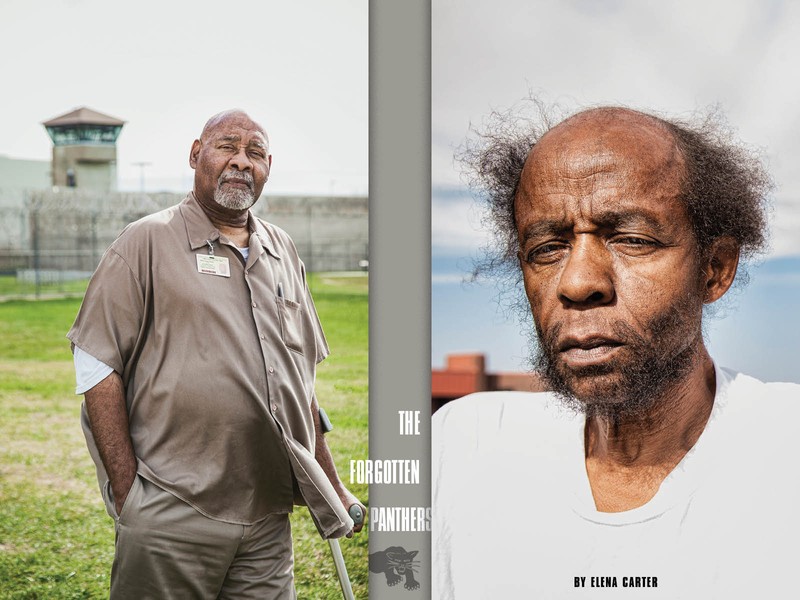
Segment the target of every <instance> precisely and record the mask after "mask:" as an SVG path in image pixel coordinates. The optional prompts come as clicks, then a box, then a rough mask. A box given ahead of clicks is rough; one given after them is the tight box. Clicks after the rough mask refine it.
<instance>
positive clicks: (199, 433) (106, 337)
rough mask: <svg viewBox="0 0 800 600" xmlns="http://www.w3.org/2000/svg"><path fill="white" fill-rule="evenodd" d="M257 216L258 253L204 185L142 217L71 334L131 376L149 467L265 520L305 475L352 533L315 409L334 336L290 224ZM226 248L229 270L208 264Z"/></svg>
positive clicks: (195, 495)
mask: <svg viewBox="0 0 800 600" xmlns="http://www.w3.org/2000/svg"><path fill="white" fill-rule="evenodd" d="M249 227H250V232H251V234H250V244H249V251H250V254H249V258H248V259H247V262H246V264H245V262H244V260H243V259H242V256H241V254H240V253H239V252H238V251H237V250H236V249H235V247H234V246H233V245H232V244H231V242H230V241H228V240H227V239H226V238H225V237H223V236H221V235H220V232H219V231H218V230H217V229H216V227H214V225H213V224H212V223H211V221H210V220H209V219H208V217H206V215H205V213H204V212H203V210H202V209H201V207H200V206H199V204H198V203H197V201H196V200H195V198H194V196H193V195H192V194H189V196H188V197H187V198H186V199H185V200H184V201H183V202H182V203H181V204H179V205H177V206H174V207H172V208H169V209H167V210H164V211H162V212H159V213H156V214H154V215H150V216H149V217H145V218H144V219H141V220H140V221H137V222H136V223H133V224H131V225H129V226H128V227H127V228H126V229H125V230H124V231H123V232H122V233H121V234H120V236H119V238H117V240H116V241H115V242H114V243H113V244H112V245H111V247H110V248H109V249H108V250H107V251H106V253H105V254H104V255H103V259H102V260H101V262H100V265H99V266H98V268H97V271H96V272H95V274H94V275H93V277H92V280H91V282H90V284H89V288H88V289H87V292H86V296H85V298H84V301H83V305H82V306H81V309H80V312H79V313H78V316H77V318H76V320H75V323H74V325H73V326H72V329H71V330H70V331H69V333H68V334H67V337H68V338H69V339H70V340H71V341H72V342H73V344H75V345H76V346H78V347H79V348H81V349H82V350H84V351H86V352H88V353H89V354H91V355H92V356H94V357H95V358H97V359H99V360H101V361H103V362H104V363H106V364H107V365H109V366H110V367H112V368H113V369H114V370H115V371H117V372H118V373H120V374H121V375H122V382H123V384H124V385H125V389H126V399H127V406H128V415H129V421H130V432H131V438H132V440H133V447H134V452H135V453H136V457H137V460H138V469H139V472H140V473H141V474H142V475H143V476H144V477H145V478H147V479H150V480H152V481H153V482H154V483H156V484H158V485H160V486H162V487H163V488H165V489H166V490H168V491H170V492H171V493H173V494H175V495H176V496H178V497H179V498H182V499H183V500H185V501H186V502H188V503H189V504H191V505H192V506H194V507H195V508H196V509H197V510H199V511H200V512H202V513H204V514H205V515H207V516H209V517H211V518H214V519H218V520H222V521H227V522H231V523H241V524H251V523H254V522H256V521H258V520H260V519H262V518H264V517H265V516H266V515H267V514H270V513H274V512H288V511H290V510H291V505H292V498H293V482H292V473H293V474H294V477H295V479H296V481H297V484H298V487H299V490H300V493H301V494H302V496H303V499H304V500H305V503H306V504H307V505H308V507H309V509H310V512H311V514H312V516H313V517H314V520H315V522H316V524H317V527H318V529H319V531H320V533H321V534H322V535H323V536H325V537H337V536H340V535H344V534H345V533H347V532H348V531H349V530H350V528H351V527H352V520H351V519H350V518H349V516H348V515H347V512H346V511H345V509H344V507H343V506H342V504H341V502H340V501H339V499H338V497H337V495H336V493H335V491H334V490H333V486H332V485H331V484H330V481H329V480H328V478H327V476H326V475H325V473H324V472H323V470H322V468H321V467H320V465H319V463H317V461H316V460H315V459H314V443H315V430H314V422H313V419H312V414H311V409H310V407H311V403H312V399H313V396H314V378H315V374H316V364H317V363H318V362H320V361H321V360H323V359H324V358H325V357H326V356H327V355H328V346H327V343H326V341H325V336H324V334H323V332H322V327H321V326H320V323H319V319H318V317H317V313H316V310H315V308H314V303H313V301H312V299H311V295H310V294H309V291H308V287H307V285H306V280H305V269H304V267H303V263H302V262H301V261H300V259H299V258H298V256H297V251H296V249H295V247H294V244H293V243H292V241H291V239H290V238H289V236H288V235H287V234H286V233H285V232H284V231H282V230H281V229H279V228H277V227H274V226H272V225H269V224H267V223H264V222H263V221H260V220H259V219H257V218H255V217H253V216H252V215H250V218H249ZM212 251H213V256H215V257H216V258H217V260H216V261H215V262H213V263H212V264H214V265H217V267H215V268H212V269H211V270H212V271H215V270H216V271H217V272H223V273H224V272H225V271H226V270H227V271H228V273H229V276H228V277H226V276H222V275H217V274H212V273H206V272H201V262H202V264H203V265H204V267H205V270H208V269H207V267H208V264H209V263H208V258H207V257H208V256H209V255H210V254H211V253H212ZM198 255H200V261H198ZM220 259H221V260H220ZM226 267H227V269H226ZM87 433H88V435H87V439H88V441H89V449H90V452H91V453H92V457H93V459H94V460H95V463H96V465H97V467H98V471H99V472H101V473H103V474H104V471H102V463H101V462H100V459H99V455H98V453H97V449H96V447H95V446H94V442H93V438H92V437H91V432H87Z"/></svg>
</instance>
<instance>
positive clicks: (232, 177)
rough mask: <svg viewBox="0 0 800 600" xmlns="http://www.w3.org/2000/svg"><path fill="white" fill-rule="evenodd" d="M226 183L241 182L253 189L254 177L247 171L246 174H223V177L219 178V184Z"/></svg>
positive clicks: (236, 172)
mask: <svg viewBox="0 0 800 600" xmlns="http://www.w3.org/2000/svg"><path fill="white" fill-rule="evenodd" d="M226 181H240V182H243V183H246V184H247V185H249V186H250V187H253V176H252V175H251V174H250V173H248V172H247V171H244V172H238V171H234V172H231V173H223V174H222V175H220V176H219V181H218V183H224V182H226Z"/></svg>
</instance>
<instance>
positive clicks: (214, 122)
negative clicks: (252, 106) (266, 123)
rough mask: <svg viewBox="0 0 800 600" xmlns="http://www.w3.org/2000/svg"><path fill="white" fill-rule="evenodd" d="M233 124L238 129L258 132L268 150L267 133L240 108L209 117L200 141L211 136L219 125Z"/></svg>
mask: <svg viewBox="0 0 800 600" xmlns="http://www.w3.org/2000/svg"><path fill="white" fill-rule="evenodd" d="M228 123H231V124H234V125H236V126H239V127H243V128H247V129H253V130H256V131H260V132H261V134H262V135H263V136H264V139H265V140H266V143H267V150H269V136H268V135H267V131H266V130H265V129H264V128H263V127H262V126H261V125H260V124H259V123H257V122H256V121H254V120H253V119H251V118H250V115H248V114H247V113H246V112H245V111H243V110H242V109H240V108H232V109H230V110H223V111H222V112H219V113H217V114H215V115H214V116H213V117H211V118H210V119H209V120H208V121H206V124H205V125H204V126H203V131H202V133H201V134H200V139H201V140H202V139H207V138H208V136H209V135H210V134H211V132H212V131H214V130H215V129H217V128H218V127H219V126H220V125H225V124H228Z"/></svg>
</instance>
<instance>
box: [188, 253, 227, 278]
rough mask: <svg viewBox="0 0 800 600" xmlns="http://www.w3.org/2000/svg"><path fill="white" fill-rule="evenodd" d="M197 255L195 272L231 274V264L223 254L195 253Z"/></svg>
mask: <svg viewBox="0 0 800 600" xmlns="http://www.w3.org/2000/svg"><path fill="white" fill-rule="evenodd" d="M195 256H196V257H197V272H198V273H203V274H205V275H218V276H220V277H230V276H231V266H230V264H229V263H228V259H227V257H225V256H214V255H213V254H195Z"/></svg>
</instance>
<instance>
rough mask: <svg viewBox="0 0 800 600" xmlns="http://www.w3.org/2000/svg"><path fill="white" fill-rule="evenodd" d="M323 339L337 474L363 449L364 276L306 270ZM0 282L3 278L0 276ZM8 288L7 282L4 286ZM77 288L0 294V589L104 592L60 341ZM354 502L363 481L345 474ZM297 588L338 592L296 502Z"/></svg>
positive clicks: (97, 510) (360, 591) (96, 522)
mask: <svg viewBox="0 0 800 600" xmlns="http://www.w3.org/2000/svg"><path fill="white" fill-rule="evenodd" d="M313 277H314V279H313V281H312V282H311V284H312V289H313V291H314V300H315V303H316V306H317V311H318V312H319V314H320V320H321V321H322V324H323V327H324V329H325V334H326V336H327V338H328V342H329V345H330V347H331V349H332V352H333V353H332V354H331V356H330V357H329V358H328V359H327V360H326V361H325V362H323V363H322V364H321V365H320V367H319V370H318V375H317V397H318V398H319V401H320V404H321V405H322V406H323V407H324V408H325V410H326V411H327V413H328V415H329V416H330V418H331V420H332V421H333V423H334V430H333V431H332V432H331V433H329V434H328V443H329V445H330V446H331V451H332V453H333V455H334V459H335V460H336V464H337V467H338V469H339V473H340V474H341V475H342V478H343V480H345V483H347V480H346V477H347V474H348V473H349V461H350V459H351V458H352V459H362V458H366V457H367V406H368V403H367V381H368V379H367V370H368V364H367V357H368V352H367V341H368V333H367V319H368V309H367V305H368V303H367V278H366V277H362V276H354V277H341V276H336V277H331V276H326V275H324V274H323V275H320V276H313ZM9 287H10V286H9ZM11 293H13V291H12V292H11ZM79 305H80V300H78V299H59V300H44V301H39V302H27V301H13V302H6V303H0V340H2V344H0V598H3V599H5V598H15V599H22V598H25V599H40V598H41V599H50V598H55V599H68V598H69V599H77V598H106V597H108V585H109V572H110V569H111V561H112V559H113V551H114V527H113V522H112V521H111V519H110V518H109V517H108V516H107V515H106V513H105V509H104V507H103V502H102V499H101V498H100V493H99V491H98V489H97V480H96V478H95V474H94V466H93V464H92V462H91V459H90V458H89V455H88V452H87V451H86V447H85V442H84V440H83V435H82V433H81V431H80V425H79V411H80V401H81V397H79V396H75V395H74V393H73V391H74V385H75V384H74V373H73V370H72V358H71V354H70V351H69V342H68V341H67V340H66V339H65V338H64V335H65V334H66V332H67V330H68V329H69V326H70V324H71V323H72V320H73V318H74V316H75V314H76V312H77V310H78V306H79ZM351 490H352V491H353V492H354V493H355V494H356V495H357V496H358V497H359V498H360V499H361V500H362V502H364V503H365V504H366V502H367V497H366V496H367V488H366V486H358V485H353V486H351ZM292 527H293V536H294V547H295V563H296V565H295V578H296V586H297V592H298V597H299V598H302V599H305V598H308V599H312V600H317V599H323V600H324V599H334V598H339V597H341V592H340V591H339V586H338V581H337V579H336V573H335V569H334V567H333V561H332V559H331V558H330V552H329V550H328V545H327V543H326V542H324V541H323V540H322V539H321V538H320V537H319V535H318V534H317V532H316V529H315V528H314V525H313V523H312V522H311V518H310V516H309V515H308V512H307V510H306V509H305V508H298V509H296V510H295V513H294V514H293V515H292ZM341 545H342V550H343V552H344V555H345V560H346V561H347V566H348V570H349V572H350V578H351V580H352V582H353V588H354V591H355V594H356V597H357V598H366V597H367V577H368V568H367V535H366V531H364V532H362V533H361V534H359V535H357V536H356V537H355V538H354V539H352V540H347V539H343V540H342V541H341Z"/></svg>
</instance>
